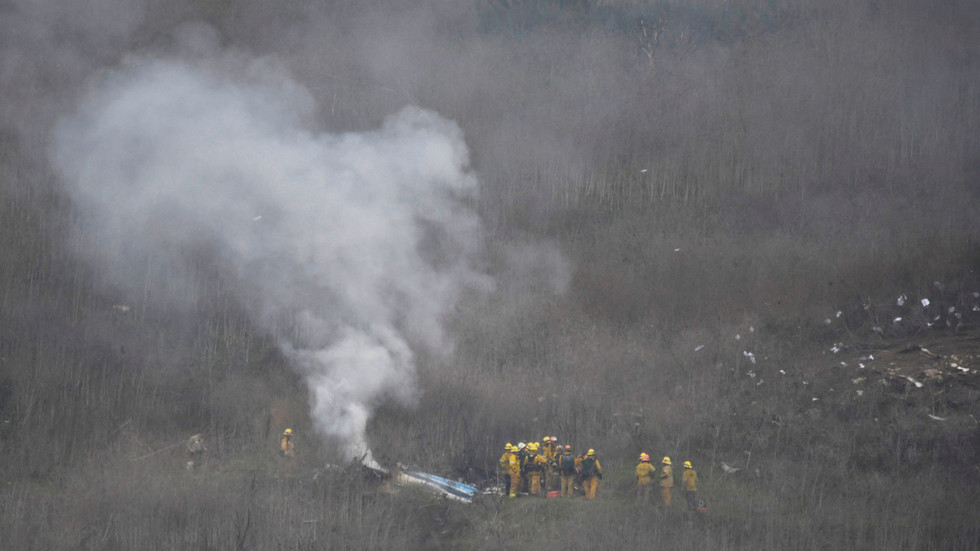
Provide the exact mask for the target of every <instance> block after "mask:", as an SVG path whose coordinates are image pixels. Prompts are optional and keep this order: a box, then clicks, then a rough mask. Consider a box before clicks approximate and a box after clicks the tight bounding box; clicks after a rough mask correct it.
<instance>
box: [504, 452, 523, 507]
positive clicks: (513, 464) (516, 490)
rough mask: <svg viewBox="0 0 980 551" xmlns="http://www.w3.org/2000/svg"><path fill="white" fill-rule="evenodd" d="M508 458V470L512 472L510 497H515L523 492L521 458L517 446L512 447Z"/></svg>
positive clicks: (509, 472)
mask: <svg viewBox="0 0 980 551" xmlns="http://www.w3.org/2000/svg"><path fill="white" fill-rule="evenodd" d="M510 452H511V453H510V457H509V458H508V464H507V472H508V474H510V492H509V495H510V498H511V499H513V498H515V497H517V496H519V495H520V494H521V460H520V459H519V458H518V457H517V452H518V449H517V447H516V446H515V447H512V448H511V449H510Z"/></svg>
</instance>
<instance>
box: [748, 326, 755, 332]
mask: <svg viewBox="0 0 980 551" xmlns="http://www.w3.org/2000/svg"><path fill="white" fill-rule="evenodd" d="M749 333H755V326H752V325H750V326H749Z"/></svg>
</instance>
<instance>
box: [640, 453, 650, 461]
mask: <svg viewBox="0 0 980 551" xmlns="http://www.w3.org/2000/svg"><path fill="white" fill-rule="evenodd" d="M640 461H650V456H649V455H647V454H646V453H645V452H644V453H641V454H640Z"/></svg>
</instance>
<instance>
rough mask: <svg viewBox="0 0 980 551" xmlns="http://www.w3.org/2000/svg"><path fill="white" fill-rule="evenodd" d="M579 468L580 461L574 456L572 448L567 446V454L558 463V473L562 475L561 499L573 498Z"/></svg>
mask: <svg viewBox="0 0 980 551" xmlns="http://www.w3.org/2000/svg"><path fill="white" fill-rule="evenodd" d="M578 468H579V461H578V459H576V458H575V456H574V455H572V447H571V446H570V445H568V444H566V445H565V453H563V454H562V456H561V458H560V459H559V461H558V472H559V474H561V497H572V495H573V493H574V490H575V476H576V475H577V474H578Z"/></svg>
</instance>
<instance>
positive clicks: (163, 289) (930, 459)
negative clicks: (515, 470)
mask: <svg viewBox="0 0 980 551" xmlns="http://www.w3.org/2000/svg"><path fill="white" fill-rule="evenodd" d="M14 4H17V2H15V3H14ZM97 4H98V3H97ZM105 4H112V3H111V2H109V3H105ZM437 4H438V3H437ZM460 4H461V5H460V6H455V7H450V8H445V9H444V10H442V9H441V8H439V6H436V7H435V8H429V7H425V6H424V5H423V6H419V7H415V8H406V7H404V6H400V3H397V2H390V3H389V2H363V3H361V2H358V3H351V4H346V3H330V4H329V5H320V3H318V2H311V1H305V2H304V1H300V2H285V3H270V2H248V1H246V2H230V1H217V0H214V1H206V2H177V3H174V2H162V1H153V0H148V1H147V2H143V3H141V4H139V5H140V8H141V9H142V10H143V11H142V12H141V13H140V14H138V16H136V15H133V13H132V11H131V10H132V9H135V8H131V7H123V6H115V7H114V8H115V9H118V10H120V11H121V13H120V14H119V17H118V18H117V19H118V20H117V21H116V23H118V27H116V29H115V32H113V33H104V32H101V31H102V30H103V29H102V28H101V27H99V26H98V25H102V24H103V23H99V24H98V25H97V24H96V23H93V22H92V21H90V20H89V16H92V17H94V15H93V14H89V13H87V12H86V13H84V14H82V15H84V17H82V16H79V18H78V21H75V22H74V23H72V22H71V21H70V19H71V17H68V16H67V15H66V17H68V19H67V20H59V21H60V23H59V24H60V25H67V26H69V27H70V26H71V25H73V24H74V25H76V26H78V30H77V32H75V34H71V33H69V35H70V36H68V37H67V38H65V40H64V41H56V40H51V41H50V42H49V43H45V44H48V45H50V47H51V48H54V51H57V52H62V53H64V52H66V51H71V52H75V54H76V55H77V58H70V59H69V58H64V57H59V58H55V57H54V56H45V55H42V54H43V53H44V51H43V49H41V48H38V43H36V42H32V41H39V40H43V38H38V36H42V37H43V36H46V35H36V36H35V35H27V34H24V35H23V36H21V35H17V36H18V37H19V38H17V39H11V40H10V41H9V42H8V41H5V42H4V44H3V46H2V47H0V48H2V49H0V55H2V56H3V57H2V61H3V64H4V69H5V71H6V73H5V74H16V75H18V77H17V78H15V79H6V78H5V79H4V84H2V85H0V86H2V87H3V90H4V97H5V100H4V102H5V103H6V104H7V106H13V108H12V109H5V110H4V112H3V119H2V120H0V122H2V125H3V126H2V128H0V129H2V133H0V335H2V337H0V546H2V547H3V548H4V549H128V550H133V551H140V550H150V549H392V548H427V549H438V548H446V549H460V548H474V549H509V548H524V547H533V548H537V549H579V548H610V549H613V548H619V549H639V548H648V547H650V546H661V547H669V548H671V549H681V550H683V549H718V550H727V549H895V550H900V549H908V550H912V549H915V550H926V549H943V550H949V549H962V550H968V549H976V548H978V547H980V528H978V526H980V512H978V509H977V507H976V498H975V496H976V493H977V490H978V489H980V467H978V465H980V457H978V453H980V430H978V423H977V417H976V416H977V415H980V413H978V412H977V391H978V390H977V389H978V388H980V379H978V378H977V377H978V376H977V375H976V374H975V373H970V372H969V370H974V371H975V370H977V369H980V351H978V350H977V339H978V333H977V332H976V327H977V322H978V320H980V312H978V311H977V309H978V305H980V298H977V297H978V295H977V293H978V292H980V274H978V269H980V241H978V240H980V217H978V216H977V212H976V210H977V205H978V204H980V186H978V182H980V130H978V129H980V51H978V44H980V27H978V23H977V19H976V16H975V11H976V10H975V6H973V5H972V3H970V2H957V1H943V2H939V3H922V2H913V1H901V0H895V1H884V2H870V1H868V2H865V1H854V0H849V1H846V2H836V1H820V2H798V1H790V0H774V1H765V2H762V1H753V0H735V1H732V2H711V1H667V2H626V1H624V2H600V1H585V0H580V1H559V0H551V1H548V0H512V1H495V0H494V1H491V0H486V1H484V0H481V1H477V2H474V3H460ZM462 4H465V6H463V5H462ZM178 6H179V7H178ZM437 8H439V9H437ZM7 9H9V8H0V10H7ZM83 11H84V10H83ZM14 12H17V10H16V8H14ZM47 15H49V14H45V13H44V12H43V10H41V11H37V12H33V11H29V10H25V11H21V12H17V16H16V17H18V18H20V19H17V21H18V22H19V23H23V24H25V25H35V26H37V27H38V28H46V29H48V30H50V29H56V28H58V27H57V26H52V25H53V24H52V23H51V20H49V19H45V17H47ZM95 15H97V14H95ZM12 17H13V15H12ZM100 21H101V19H100ZM187 21H204V22H206V23H207V24H209V25H211V27H212V28H213V29H215V30H216V33H217V35H218V36H220V37H221V43H222V44H223V45H226V46H227V47H228V48H229V49H234V50H235V51H237V52H250V53H252V54H254V55H259V56H263V55H264V56H271V57H277V59H279V60H280V61H281V62H282V63H284V64H285V65H286V66H287V68H288V70H290V71H291V72H292V73H293V74H294V75H295V77H296V78H297V79H298V80H300V81H301V82H303V83H304V84H305V85H306V86H308V87H309V89H310V92H311V94H312V95H313V96H314V98H315V100H316V101H317V102H318V105H319V106H320V109H321V113H320V114H319V115H318V116H319V117H320V119H321V120H318V121H315V124H316V125H317V126H322V127H325V128H327V129H329V130H331V131H345V130H358V129H365V128H372V127H373V126H375V125H376V124H377V122H378V121H380V120H381V118H382V117H384V116H385V115H387V114H389V113H390V112H392V111H394V110H396V109H397V108H399V107H401V106H402V105H405V104H406V103H414V104H417V105H422V106H425V107H428V108H432V109H434V110H436V111H438V112H440V113H442V114H443V115H445V116H447V117H450V118H452V119H454V120H455V121H457V122H458V123H459V124H460V126H461V127H462V128H463V131H464V133H465V135H466V139H467V142H468V144H469V145H470V147H471V150H472V155H473V165H474V168H475V170H476V171H477V172H478V173H479V176H480V180H481V194H480V196H479V198H477V199H475V200H474V201H475V203H474V206H475V207H476V208H477V210H478V211H479V213H480V215H481V217H482V219H483V221H484V224H485V229H486V234H487V238H486V262H487V269H488V271H489V272H490V273H491V274H492V275H493V276H494V277H495V278H496V280H497V282H498V288H497V289H496V290H495V291H494V293H493V294H492V295H490V296H485V295H474V296H472V297H468V298H467V299H466V300H465V301H463V302H462V303H461V305H460V307H459V308H458V309H457V310H456V311H455V312H454V314H453V318H452V319H450V320H446V321H447V324H448V325H450V326H452V327H453V336H454V339H455V351H454V354H453V355H452V356H451V357H450V358H449V359H446V358H430V357H427V356H424V355H422V356H420V357H419V371H418V383H419V387H420V389H421V393H420V398H419V403H418V404H417V406H416V407H414V408H404V407H400V406H396V405H391V404H378V406H379V407H378V409H377V411H376V412H375V414H374V416H373V417H372V419H371V422H370V425H369V427H368V437H369V440H370V444H371V446H372V448H373V450H374V453H375V456H376V457H377V459H378V460H379V461H380V462H381V463H382V464H386V465H393V464H394V463H396V462H401V463H406V464H417V465H419V466H420V467H421V468H422V469H424V470H427V471H430V472H434V473H439V474H443V475H447V476H452V477H459V478H462V479H464V480H469V481H472V482H473V483H476V484H480V485H483V484H486V483H488V482H493V481H495V480H496V476H497V475H496V463H497V459H498V458H499V456H500V454H501V453H502V451H503V444H504V443H505V442H508V441H510V442H515V443H516V442H517V441H518V440H524V441H529V440H534V439H538V438H540V437H541V436H542V435H544V434H549V435H550V434H554V435H557V436H558V437H559V439H560V441H561V442H562V443H572V444H573V445H574V446H575V447H576V450H578V451H581V450H583V449H585V448H590V447H591V448H595V449H596V450H597V452H598V453H599V457H600V460H601V461H602V464H603V467H604V472H605V473H607V474H606V476H605V478H604V480H603V481H602V484H601V486H600V491H599V497H598V498H597V499H596V500H595V501H592V502H586V501H584V500H582V499H577V500H571V501H567V500H543V499H541V500H534V499H525V498H522V499H517V500H505V499H502V498H500V497H499V496H494V495H490V496H486V497H485V498H484V499H481V500H479V501H478V502H477V503H474V504H471V505H465V504H459V503H454V502H448V501H444V500H441V499H439V498H436V497H433V496H430V495H428V494H425V493H424V492H419V491H414V490H412V489H403V490H399V491H390V488H388V487H387V486H385V485H381V484H379V483H378V481H376V480H373V479H371V478H370V477H366V476H364V474H363V473H361V472H360V470H358V469H356V468H350V467H345V466H343V465H341V468H339V469H328V468H326V465H328V464H337V463H342V458H340V457H339V455H338V452H337V451H336V449H335V446H334V445H333V443H331V442H320V441H318V440H317V439H316V438H315V437H314V436H313V434H312V428H311V423H310V421H309V420H308V411H309V408H308V403H307V399H308V396H307V390H306V389H305V387H304V385H303V382H302V380H301V378H300V377H299V376H298V375H296V374H295V373H294V372H293V371H292V370H291V369H290V368H289V366H288V365H287V364H286V362H285V360H284V358H283V357H282V355H281V354H280V352H279V351H278V350H277V348H276V347H275V345H274V342H273V340H272V338H271V337H270V336H268V335H264V334H262V333H261V332H260V331H258V330H256V329H255V328H254V327H253V325H252V323H251V322H250V321H249V319H248V318H247V317H246V315H245V313H244V312H243V311H242V309H241V307H240V306H238V305H236V304H235V302H234V300H233V299H232V296H233V293H232V292H231V288H232V287H233V286H234V284H235V282H233V281H228V280H226V279H224V277H223V276H222V274H220V273H218V272H217V271H216V269H215V267H214V266H213V265H212V264H211V263H209V261H208V257H207V255H206V254H193V253H190V254H188V255H187V256H186V258H185V261H184V262H182V263H181V264H179V265H169V266H156V265H153V264H152V262H151V261H150V259H149V258H148V260H147V271H146V273H145V274H144V275H143V276H142V280H140V281H138V282H135V284H134V286H133V288H134V289H139V292H135V293H134V292H133V291H132V289H119V288H115V287H113V286H111V285H107V284H106V283H105V282H104V279H103V278H102V277H100V274H99V273H98V271H97V269H95V268H94V267H93V266H91V265H90V264H88V263H86V262H84V261H83V260H82V257H83V256H84V254H83V253H84V252H85V251H86V250H88V249H89V248H90V247H91V246H92V244H91V243H87V242H86V241H85V238H84V237H81V234H79V233H78V232H77V231H75V228H74V226H73V224H74V222H75V217H76V216H77V213H75V212H74V210H73V209H74V206H73V204H72V203H71V201H70V200H69V199H68V198H67V196H66V194H65V193H64V191H63V190H62V188H61V184H60V183H59V181H58V179H57V177H56V176H55V175H54V174H53V173H52V171H51V169H50V167H49V166H48V164H47V161H46V160H45V147H46V143H47V140H48V136H49V134H50V131H51V130H50V129H51V124H52V123H53V122H54V121H55V120H56V119H57V118H58V117H59V116H61V115H64V114H65V113H66V112H69V111H70V109H71V105H72V103H73V100H74V98H75V94H77V91H78V90H79V89H80V87H81V86H82V85H83V83H84V81H85V79H86V78H88V77H89V76H90V74H92V73H94V72H95V71H96V70H97V69H99V68H102V67H111V66H113V65H114V64H116V63H118V62H119V60H120V59H122V58H123V57H124V55H125V54H126V53H128V52H139V53H146V52H154V51H157V50H158V49H160V50H166V48H167V47H168V44H169V43H168V40H169V38H167V37H168V36H169V35H170V33H171V32H172V31H173V29H174V28H176V27H178V26H179V25H180V24H181V23H185V22H187ZM45 25H47V26H45ZM25 28H26V27H25ZM97 31H98V32H97ZM59 34H60V33H59ZM11 36H13V35H11ZM49 38H50V37H49ZM65 44H67V45H65ZM42 45H43V44H42ZM372 54H373V55H372ZM28 69H30V70H29V71H28ZM540 243H549V244H552V245H553V246H554V247H556V248H557V249H558V250H560V251H561V254H562V255H563V257H564V259H565V260H566V261H567V263H568V265H569V266H570V267H571V270H570V273H569V274H568V276H567V278H564V279H562V278H559V279H562V280H561V281H556V280H554V279H553V278H552V275H553V273H552V271H551V270H546V269H541V270H539V271H535V270H531V269H521V268H520V266H521V265H522V264H521V263H519V262H515V261H514V258H515V255H516V256H520V255H521V254H524V255H528V256H532V257H535V258H537V259H538V260H540V257H537V256H535V255H536V253H535V252H534V251H535V250H536V249H535V246H536V245H537V244H540ZM150 256H152V251H150ZM202 289H203V292H202ZM902 295H907V298H908V300H907V301H903V302H904V304H902V305H899V304H898V303H897V302H896V300H897V298H898V297H900V296H902ZM173 297H180V300H181V302H188V301H189V302H191V303H193V304H194V308H193V309H190V310H188V309H186V308H183V307H178V306H175V305H174V304H173V303H174V300H173ZM921 298H929V299H930V303H929V304H928V305H924V304H923V303H921V302H919V301H920V299H921ZM896 318H901V320H897V321H896ZM932 343H937V344H935V345H933V344H932ZM938 343H942V350H941V351H939V349H937V346H939V344H938ZM912 344H916V345H918V346H923V347H925V348H927V349H928V350H930V351H931V352H932V353H934V354H938V355H939V356H940V358H939V359H937V358H935V357H930V356H925V355H923V354H920V353H917V352H909V353H900V351H901V350H905V349H907V348H908V347H909V346H910V345H912ZM930 346H931V347H932V348H930ZM832 348H833V349H835V350H834V351H832V350H831V349H832ZM875 355H877V356H878V358H876V359H875V360H868V359H866V358H868V357H869V356H875ZM954 356H955V359H952V358H953V357H954ZM885 357H893V358H894V361H892V362H891V363H886V361H884V360H883V359H882V358H885ZM862 358H864V359H862ZM936 362H940V363H941V364H942V365H940V366H939V367H940V368H941V369H940V370H941V371H942V372H943V376H942V377H939V378H929V379H927V378H924V377H923V376H922V373H923V369H925V368H928V367H930V366H934V364H936ZM953 363H955V364H957V366H959V367H964V368H966V369H967V370H968V371H967V372H963V371H962V370H957V367H956V366H952V364H953ZM859 364H864V366H865V367H859ZM936 365H938V364H936ZM906 376H908V377H911V378H912V379H911V380H910V379H908V378H907V377H906ZM862 377H863V378H864V379H863V380H861V378H862ZM855 381H858V382H855ZM916 382H918V383H919V384H921V385H922V386H919V384H916ZM858 391H861V392H858ZM930 415H931V416H934V417H936V418H938V419H934V418H932V417H930ZM939 419H941V420H939ZM287 426H289V427H292V428H293V430H294V431H295V432H296V434H297V437H296V441H297V444H296V445H297V450H298V454H299V458H298V460H297V462H296V465H294V466H292V467H291V468H290V469H288V470H287V469H285V468H284V466H283V465H282V464H281V462H280V458H279V457H278V456H277V454H276V451H277V448H278V438H279V435H280V433H281V432H282V429H283V428H285V427H287ZM199 432H200V433H203V434H204V435H205V440H206V444H207V446H208V452H207V454H206V459H205V461H204V464H203V465H202V466H201V467H200V468H198V469H196V470H193V471H187V470H185V469H184V462H185V461H186V459H187V458H186V452H185V451H184V449H183V447H182V442H183V441H184V440H185V439H186V438H187V437H189V436H190V435H192V434H195V433H199ZM640 452H647V453H650V454H651V455H652V456H653V457H655V458H659V457H660V456H663V455H669V456H671V457H672V458H673V459H674V461H675V464H679V463H680V462H681V461H683V460H688V459H689V460H691V461H692V462H693V463H694V465H695V467H696V468H697V469H698V471H699V475H700V478H699V481H700V492H701V494H702V496H703V497H704V499H705V500H706V501H707V503H708V507H709V513H708V514H706V515H694V516H691V515H689V514H686V513H685V512H684V511H683V499H682V498H680V496H675V504H674V507H673V509H672V510H668V511H661V510H658V509H656V508H654V507H646V506H638V505H637V504H636V503H635V502H634V497H633V495H632V485H633V478H632V470H633V467H634V466H635V463H636V461H635V459H636V458H637V457H638V456H639V453H640ZM723 462H724V463H726V464H729V465H732V466H735V467H737V468H739V469H740V470H739V471H738V472H735V473H732V474H730V475H726V474H725V473H724V472H723V471H722V470H721V467H720V465H721V463H723ZM678 478H679V477H678ZM677 493H678V494H679V493H680V492H679V491H678V492H677Z"/></svg>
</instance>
